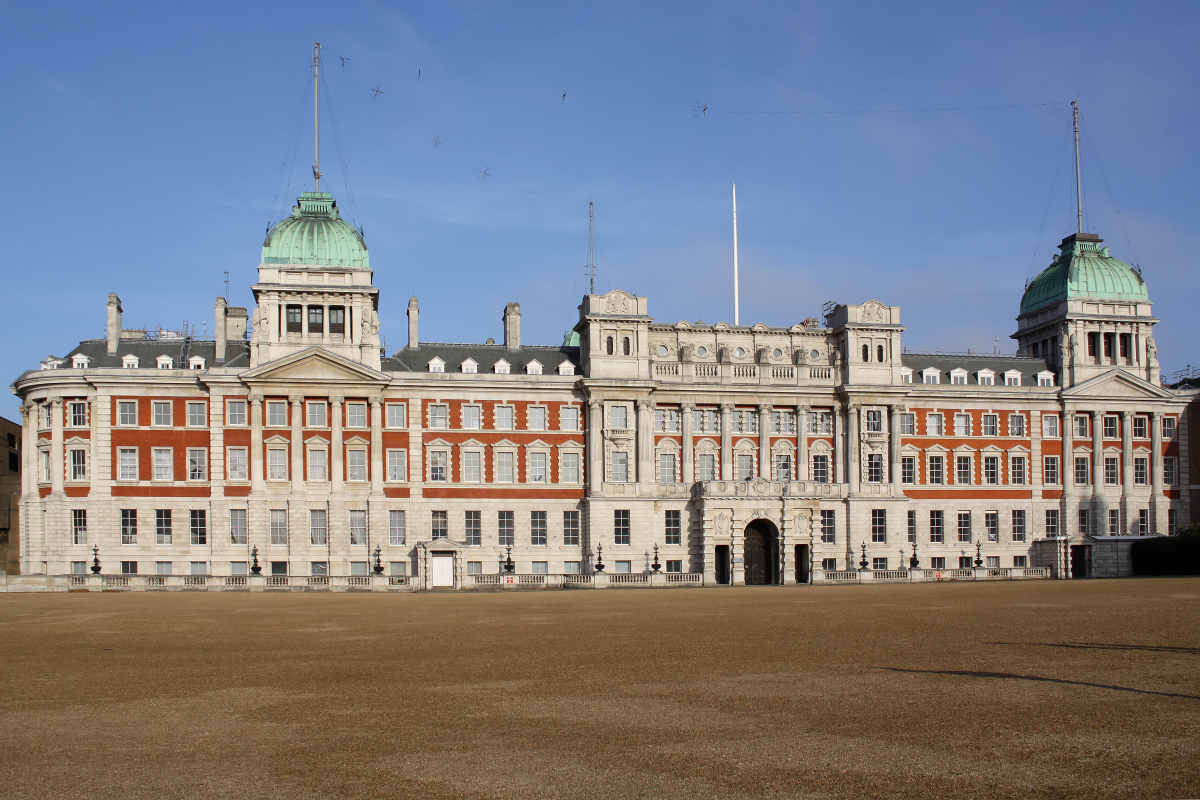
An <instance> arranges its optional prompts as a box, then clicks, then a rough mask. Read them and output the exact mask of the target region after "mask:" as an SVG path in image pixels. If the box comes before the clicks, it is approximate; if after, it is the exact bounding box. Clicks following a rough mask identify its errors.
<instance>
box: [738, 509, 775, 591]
mask: <svg viewBox="0 0 1200 800" xmlns="http://www.w3.org/2000/svg"><path fill="white" fill-rule="evenodd" d="M742 554H743V557H744V560H745V564H744V566H745V573H746V585H747V586H762V585H765V584H769V583H778V582H779V529H778V528H776V527H775V525H774V523H772V522H770V521H768V520H765V519H756V520H753V521H752V522H751V523H750V524H749V525H747V526H746V539H745V544H744V547H743V548H742Z"/></svg>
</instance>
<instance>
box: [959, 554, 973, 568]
mask: <svg viewBox="0 0 1200 800" xmlns="http://www.w3.org/2000/svg"><path fill="white" fill-rule="evenodd" d="M958 568H959V569H970V568H971V557H970V556H959V557H958Z"/></svg>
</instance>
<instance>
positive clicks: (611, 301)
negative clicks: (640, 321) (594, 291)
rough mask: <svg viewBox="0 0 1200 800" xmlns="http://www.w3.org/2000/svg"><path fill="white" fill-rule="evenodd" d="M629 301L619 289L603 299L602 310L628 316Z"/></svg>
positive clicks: (629, 298)
mask: <svg viewBox="0 0 1200 800" xmlns="http://www.w3.org/2000/svg"><path fill="white" fill-rule="evenodd" d="M631 299H632V298H631V297H630V296H629V295H627V294H625V292H622V291H621V290H619V289H618V290H616V291H613V292H609V293H608V296H607V297H606V298H605V299H604V310H605V311H608V312H610V313H613V314H628V313H629V312H630V311H631V310H632V309H631V307H630V306H631V303H630V300H631Z"/></svg>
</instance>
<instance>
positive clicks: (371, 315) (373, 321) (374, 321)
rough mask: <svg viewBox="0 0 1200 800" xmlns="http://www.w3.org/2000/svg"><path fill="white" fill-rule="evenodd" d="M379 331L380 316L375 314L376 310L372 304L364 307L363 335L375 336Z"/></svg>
mask: <svg viewBox="0 0 1200 800" xmlns="http://www.w3.org/2000/svg"><path fill="white" fill-rule="evenodd" d="M377 333H379V317H378V316H376V315H375V310H374V309H373V308H371V307H370V306H367V307H366V308H364V309H363V313H362V335H363V338H364V339H365V338H367V337H368V336H374V335H376V334H377Z"/></svg>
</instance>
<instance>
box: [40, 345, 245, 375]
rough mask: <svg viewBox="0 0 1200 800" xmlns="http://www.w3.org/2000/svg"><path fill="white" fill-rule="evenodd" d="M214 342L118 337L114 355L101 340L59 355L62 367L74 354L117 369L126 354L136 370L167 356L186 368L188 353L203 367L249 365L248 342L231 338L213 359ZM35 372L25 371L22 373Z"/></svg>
mask: <svg viewBox="0 0 1200 800" xmlns="http://www.w3.org/2000/svg"><path fill="white" fill-rule="evenodd" d="M216 349H217V343H216V342H214V341H212V340H211V339H209V340H198V339H193V338H191V337H182V338H179V339H122V340H121V343H120V345H119V346H118V347H117V352H116V354H115V355H111V356H110V355H109V354H108V342H107V340H105V339H85V340H84V341H82V342H80V343H79V345H78V346H77V347H75V348H74V349H73V350H71V351H69V352H68V353H67V354H66V355H65V356H63V362H64V363H63V365H62V366H61V367H59V369H62V370H69V369H73V368H72V367H71V357H72V356H74V355H75V354H76V353H81V354H83V355H85V356H88V357H89V358H90V359H91V361H90V363H89V364H88V369H121V359H123V358H124V357H125V356H127V355H134V356H137V357H138V368H139V369H154V368H155V367H157V365H158V357H159V356H164V355H165V356H170V357H171V359H172V361H173V369H187V367H188V361H189V360H190V359H191V357H192V356H200V357H202V358H203V359H204V365H205V367H232V368H234V369H238V368H240V369H248V368H249V367H250V345H249V344H248V343H246V342H239V341H232V342H228V343H226V345H225V361H223V362H222V363H220V364H217V363H215V362H214V360H213V358H214V356H215V354H216ZM34 372H38V370H28V371H27V372H26V373H24V374H25V375H28V374H30V373H34ZM22 377H24V375H22Z"/></svg>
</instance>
